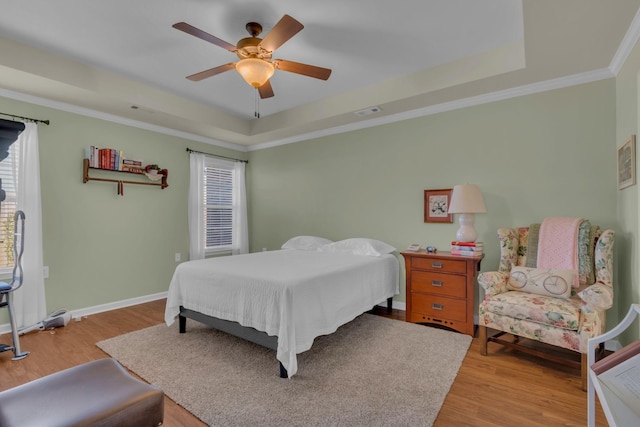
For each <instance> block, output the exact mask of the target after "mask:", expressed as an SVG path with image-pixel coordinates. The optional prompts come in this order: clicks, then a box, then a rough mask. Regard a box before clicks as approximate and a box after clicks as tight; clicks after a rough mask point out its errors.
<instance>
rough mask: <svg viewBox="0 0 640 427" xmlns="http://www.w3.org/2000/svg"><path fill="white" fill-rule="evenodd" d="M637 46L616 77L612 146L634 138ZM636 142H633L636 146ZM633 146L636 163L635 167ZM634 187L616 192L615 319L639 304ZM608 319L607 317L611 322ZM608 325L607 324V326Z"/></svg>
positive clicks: (635, 333)
mask: <svg viewBox="0 0 640 427" xmlns="http://www.w3.org/2000/svg"><path fill="white" fill-rule="evenodd" d="M639 71H640V44H636V46H635V48H634V49H633V51H632V52H631V54H630V55H629V57H628V58H627V60H626V62H625V64H624V66H623V67H622V69H621V70H620V72H619V73H618V76H617V78H616V146H620V145H622V144H623V143H624V142H625V141H626V140H627V138H629V135H636V136H638V121H639V120H640V118H639V116H638V99H640V84H638V79H639V78H640V74H639ZM637 143H638V141H636V144H637ZM637 149H638V146H637V145H636V164H637V156H638V153H637ZM638 191H639V187H638V185H635V186H632V187H628V188H626V189H624V190H621V191H619V192H618V206H617V212H618V230H617V231H618V236H619V237H620V236H622V237H623V238H622V239H618V240H617V241H616V247H617V248H616V249H617V252H616V253H617V255H618V256H617V260H618V274H617V276H616V278H615V279H616V285H617V288H616V303H617V306H618V307H619V308H618V313H617V314H618V317H617V319H618V320H621V319H622V318H623V317H624V316H625V314H626V313H627V312H628V310H629V307H630V305H631V304H632V303H640V283H639V282H638V278H639V277H640V265H639V263H638V228H639V227H640V225H639V219H638V210H639V206H638ZM611 318H612V317H609V319H611ZM609 326H611V324H609ZM638 326H639V325H638V322H634V323H633V325H632V327H630V328H629V330H628V332H627V333H625V334H624V337H625V339H624V340H623V341H627V342H630V341H632V340H634V339H637V338H638V337H639V336H640V328H639V327H638Z"/></svg>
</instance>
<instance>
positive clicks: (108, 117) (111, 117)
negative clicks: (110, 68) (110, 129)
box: [0, 88, 247, 152]
mask: <svg viewBox="0 0 640 427" xmlns="http://www.w3.org/2000/svg"><path fill="white" fill-rule="evenodd" d="M0 96H2V97H5V98H9V99H14V100H16V101H23V102H28V103H30V104H35V105H39V106H41V107H48V108H53V109H55V110H61V111H65V112H67V113H74V114H78V115H81V116H86V117H92V118H94V119H100V120H105V121H108V122H113V123H118V124H121V125H126V126H131V127H135V128H139V129H145V130H150V131H153V132H158V133H161V134H164V135H170V136H175V137H178V138H183V139H188V140H190V141H197V142H203V143H205V144H210V145H215V146H218V147H221V148H228V149H231V150H236V151H240V152H246V151H247V147H245V146H243V145H238V144H233V143H231V142H225V141H221V140H218V139H214V138H207V137H204V136H200V135H195V134H192V133H189V132H183V131H179V130H175V129H170V128H166V127H163V126H158V125H153V124H150V123H145V122H141V121H139V120H133V119H127V118H124V117H120V116H116V115H115V114H107V113H103V112H100V111H96V110H92V109H90V108H84V107H79V106H77V105H72V104H67V103H66V102H60V101H54V100H51V99H47V98H42V97H39V96H34V95H28V94H24V93H20V92H15V91H12V90H8V89H2V88H0Z"/></svg>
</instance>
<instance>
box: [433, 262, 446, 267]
mask: <svg viewBox="0 0 640 427" xmlns="http://www.w3.org/2000/svg"><path fill="white" fill-rule="evenodd" d="M442 267H444V264H443V263H441V262H432V263H431V268H442Z"/></svg>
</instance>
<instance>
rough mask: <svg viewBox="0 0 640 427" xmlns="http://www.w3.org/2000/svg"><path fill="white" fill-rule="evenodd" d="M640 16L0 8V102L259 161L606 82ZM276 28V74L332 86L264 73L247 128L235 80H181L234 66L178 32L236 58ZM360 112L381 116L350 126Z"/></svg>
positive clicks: (451, 3)
mask: <svg viewBox="0 0 640 427" xmlns="http://www.w3.org/2000/svg"><path fill="white" fill-rule="evenodd" d="M639 7H640V0H616V1H615V2H611V1H610V0H483V1H478V0H401V1H396V2H391V1H381V0H375V1H374V0H350V1H344V0H323V1H313V2H312V1H302V0H278V1H275V0H273V1H244V0H239V1H233V2H230V1H227V2H222V1H211V0H183V1H169V0H133V1H132V0H109V1H101V2H98V1H87V0H56V1H51V0H26V1H14V0H0V11H1V13H0V52H1V53H0V88H1V89H5V92H4V95H5V96H6V95H7V93H10V94H11V93H13V92H16V93H19V94H26V95H30V96H31V95H33V96H36V97H39V99H46V100H51V101H54V102H57V103H59V104H58V105H65V106H76V107H79V108H82V109H86V110H91V111H95V112H100V113H102V114H105V115H109V116H114V117H122V118H125V119H130V120H134V121H137V122H144V123H148V124H150V125H153V126H160V127H163V128H167V129H171V130H174V131H176V132H179V133H184V134H189V135H192V136H194V137H196V138H199V139H201V140H204V141H207V142H213V143H216V142H217V141H223V142H225V143H228V144H233V145H231V146H233V147H240V148H242V146H258V147H259V146H264V145H266V144H267V145H268V144H273V143H278V142H287V141H294V140H299V139H303V138H305V137H306V136H307V137H308V136H309V135H314V134H317V133H318V132H323V131H327V130H328V129H349V128H352V127H353V126H366V124H367V123H366V122H367V121H369V122H370V123H373V122H375V121H376V120H378V121H379V120H384V119H385V117H386V118H387V120H392V119H393V118H394V117H404V116H406V115H410V114H416V113H415V112H416V111H423V110H424V109H425V108H428V107H435V106H438V105H440V106H442V105H449V104H450V103H455V102H461V101H460V100H461V99H467V100H468V99H470V98H472V97H478V96H483V95H485V96H491V95H489V94H495V93H500V92H501V91H505V90H512V91H513V90H516V89H514V88H522V87H527V86H530V85H534V84H539V82H550V81H552V82H554V81H561V80H562V79H565V80H567V81H576V82H580V81H583V80H585V78H586V79H596V78H603V77H607V76H610V75H612V74H611V67H612V61H615V55H616V52H617V51H618V50H619V48H620V46H621V44H623V39H624V37H625V34H627V33H628V30H629V29H630V28H632V29H633V27H632V26H631V24H632V20H633V18H634V16H635V15H636V12H637V11H638V8H639ZM284 14H289V15H291V16H293V17H294V18H296V19H297V20H298V21H300V22H301V23H302V24H303V25H304V26H305V28H304V29H303V30H302V31H301V32H300V33H298V34H297V35H295V36H294V37H293V38H292V39H290V40H289V41H288V42H286V43H285V44H284V45H282V46H281V47H280V48H279V49H278V50H277V51H276V53H275V54H274V58H283V59H289V60H292V61H296V62H303V63H308V64H312V65H318V66H321V67H326V68H331V69H332V70H333V72H332V74H331V77H330V78H329V80H327V81H322V80H317V79H313V78H309V77H305V76H300V75H297V74H292V73H287V72H284V71H279V70H278V71H276V74H275V75H274V76H273V77H272V79H271V83H272V87H273V89H274V92H275V97H273V98H269V99H265V100H261V101H260V102H259V110H260V114H261V118H259V119H255V118H254V111H255V90H254V89H253V88H252V87H250V86H249V85H247V84H246V83H245V82H244V81H243V80H242V78H241V77H240V76H239V75H238V74H237V72H235V71H233V70H231V71H228V72H226V73H223V74H220V75H217V76H213V77H210V78H208V79H206V80H203V81H200V82H192V81H190V80H187V79H186V78H185V77H186V76H187V75H190V74H193V73H196V72H199V71H202V70H205V69H208V68H212V67H214V66H217V65H222V64H225V63H228V62H234V61H235V60H236V56H235V55H234V54H233V53H231V52H229V51H226V50H225V49H222V48H220V47H218V46H215V45H213V44H210V43H207V42H205V41H203V40H200V39H198V38H196V37H193V36H190V35H188V34H185V33H183V32H181V31H178V30H176V29H173V28H172V27H171V25H173V24H174V23H176V22H180V21H184V22H187V23H189V24H191V25H193V26H195V27H198V28H200V29H202V30H204V31H206V32H208V33H210V34H213V35H215V36H217V37H218V38H221V39H223V40H225V41H227V42H229V43H232V44H235V43H236V42H237V41H238V40H239V39H241V38H243V37H247V36H248V34H247V32H246V30H245V24H246V23H247V22H249V21H256V22H259V23H260V24H262V26H263V33H262V36H263V37H264V35H266V34H267V33H268V31H269V30H270V29H271V28H272V27H273V25H275V23H276V22H277V21H278V20H279V19H280V18H281V17H282V16H283V15H284ZM607 71H609V74H610V75H607ZM581 76H582V77H581ZM584 76H589V77H584ZM558 79H560V80H558ZM581 79H582V80H581ZM0 95H2V93H0ZM134 105H135V106H136V107H138V108H137V109H132V108H131V107H132V106H134ZM372 106H378V107H380V108H381V111H380V112H378V113H376V114H372V115H369V116H366V117H360V116H358V115H355V114H354V113H353V112H354V111H357V110H361V109H365V108H368V107H372ZM412 112H414V113H412ZM403 115H404V116H403Z"/></svg>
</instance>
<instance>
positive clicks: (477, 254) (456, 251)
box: [451, 249, 483, 257]
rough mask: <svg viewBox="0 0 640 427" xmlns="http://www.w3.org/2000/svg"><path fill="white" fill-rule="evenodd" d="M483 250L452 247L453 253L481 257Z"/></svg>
mask: <svg viewBox="0 0 640 427" xmlns="http://www.w3.org/2000/svg"><path fill="white" fill-rule="evenodd" d="M482 254H483V253H482V251H461V250H460V249H451V255H457V256H468V257H481V256H482Z"/></svg>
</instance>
